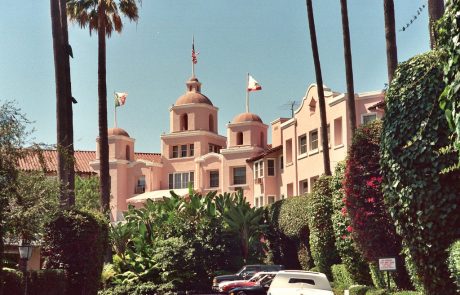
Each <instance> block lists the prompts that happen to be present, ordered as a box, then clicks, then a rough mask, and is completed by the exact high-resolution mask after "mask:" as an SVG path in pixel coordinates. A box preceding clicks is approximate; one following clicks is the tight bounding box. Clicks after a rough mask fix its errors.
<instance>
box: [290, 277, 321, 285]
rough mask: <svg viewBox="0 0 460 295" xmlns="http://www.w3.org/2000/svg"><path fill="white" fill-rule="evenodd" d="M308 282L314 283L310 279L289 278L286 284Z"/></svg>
mask: <svg viewBox="0 0 460 295" xmlns="http://www.w3.org/2000/svg"><path fill="white" fill-rule="evenodd" d="M299 283H300V284H309V285H313V286H314V285H315V281H314V280H312V279H303V278H290V279H289V282H288V284H299Z"/></svg>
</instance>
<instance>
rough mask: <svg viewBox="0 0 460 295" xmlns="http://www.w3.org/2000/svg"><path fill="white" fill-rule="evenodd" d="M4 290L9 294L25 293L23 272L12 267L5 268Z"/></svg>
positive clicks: (20, 294)
mask: <svg viewBox="0 0 460 295" xmlns="http://www.w3.org/2000/svg"><path fill="white" fill-rule="evenodd" d="M2 272H3V284H4V285H3V292H4V294H8V295H22V294H24V289H23V281H24V277H23V275H22V272H20V271H19V270H16V269H12V268H6V267H5V268H3V270H2Z"/></svg>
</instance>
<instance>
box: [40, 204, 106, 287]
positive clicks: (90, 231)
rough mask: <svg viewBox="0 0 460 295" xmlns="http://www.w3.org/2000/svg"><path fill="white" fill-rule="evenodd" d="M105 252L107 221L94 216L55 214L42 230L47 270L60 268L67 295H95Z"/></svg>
mask: <svg viewBox="0 0 460 295" xmlns="http://www.w3.org/2000/svg"><path fill="white" fill-rule="evenodd" d="M106 249H107V221H106V220H105V219H104V218H103V217H101V216H98V215H96V214H94V213H89V212H84V211H78V210H67V211H60V212H58V213H57V214H56V215H55V216H54V218H53V219H52V220H51V221H50V222H49V223H48V224H47V225H46V227H45V236H44V247H43V249H42V254H43V256H44V257H45V258H46V259H47V268H54V269H56V268H63V269H65V270H66V272H67V275H68V277H67V278H68V282H67V286H68V289H67V290H68V294H96V293H97V290H98V289H99V285H100V277H101V272H102V266H103V256H104V253H105V250H106Z"/></svg>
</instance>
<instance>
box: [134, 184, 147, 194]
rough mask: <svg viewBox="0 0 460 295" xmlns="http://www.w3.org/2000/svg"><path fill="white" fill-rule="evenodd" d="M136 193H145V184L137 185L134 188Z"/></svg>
mask: <svg viewBox="0 0 460 295" xmlns="http://www.w3.org/2000/svg"><path fill="white" fill-rule="evenodd" d="M134 193H135V194H143V193H145V186H136V187H135V188H134Z"/></svg>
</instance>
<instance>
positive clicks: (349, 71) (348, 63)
mask: <svg viewBox="0 0 460 295" xmlns="http://www.w3.org/2000/svg"><path fill="white" fill-rule="evenodd" d="M340 7H341V11H342V31H343V55H344V59H345V74H346V79H347V93H348V99H347V109H348V124H349V125H350V131H351V138H353V137H354V136H355V130H356V108H355V86H354V83H353V62H352V58H351V45H350V26H349V24H348V8H347V0H340Z"/></svg>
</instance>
